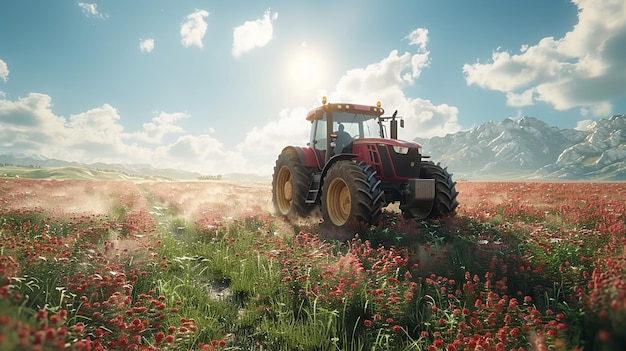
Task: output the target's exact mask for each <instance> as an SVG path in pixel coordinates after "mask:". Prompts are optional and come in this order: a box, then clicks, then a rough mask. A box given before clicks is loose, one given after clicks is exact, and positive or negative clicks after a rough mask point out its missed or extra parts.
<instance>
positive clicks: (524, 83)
mask: <svg viewBox="0 0 626 351" xmlns="http://www.w3.org/2000/svg"><path fill="white" fill-rule="evenodd" d="M572 2H573V3H574V4H575V5H576V6H578V10H579V11H578V23H577V24H576V25H575V26H574V27H573V28H572V29H571V30H570V31H569V32H568V33H566V34H565V35H564V36H563V37H562V38H559V39H555V38H553V37H546V38H543V39H541V40H540V41H539V42H538V43H536V44H535V45H528V44H524V45H523V46H522V47H521V49H520V52H519V53H516V54H511V53H509V52H506V51H501V50H500V49H497V50H496V51H494V52H493V54H492V58H491V61H490V62H488V63H480V62H477V63H474V64H465V65H464V66H463V71H464V73H465V79H466V81H467V84H469V85H472V84H475V85H477V86H479V87H482V88H484V89H490V90H497V91H502V92H505V93H507V99H508V101H509V103H513V104H516V105H515V106H523V105H530V104H532V103H533V101H542V102H545V103H547V104H550V105H552V106H553V107H554V108H555V109H557V110H567V109H570V108H573V107H579V108H581V113H587V114H593V115H594V116H601V115H602V114H604V116H606V115H607V114H610V113H611V101H613V100H615V99H617V98H620V97H624V96H626V84H624V81H626V60H624V57H625V56H626V46H624V42H626V2H624V1H622V0H573V1H572ZM520 92H521V93H520ZM529 95H532V97H531V96H529Z"/></svg>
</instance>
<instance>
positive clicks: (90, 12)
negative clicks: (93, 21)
mask: <svg viewBox="0 0 626 351" xmlns="http://www.w3.org/2000/svg"><path fill="white" fill-rule="evenodd" d="M78 6H79V7H80V8H81V9H82V10H83V13H84V14H85V16H87V17H93V18H98V19H105V18H108V17H109V15H107V14H106V13H102V12H99V11H98V5H97V4H94V3H88V2H79V3H78Z"/></svg>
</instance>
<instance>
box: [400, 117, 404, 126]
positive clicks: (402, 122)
mask: <svg viewBox="0 0 626 351" xmlns="http://www.w3.org/2000/svg"><path fill="white" fill-rule="evenodd" d="M400 128H404V120H403V119H401V120H400Z"/></svg>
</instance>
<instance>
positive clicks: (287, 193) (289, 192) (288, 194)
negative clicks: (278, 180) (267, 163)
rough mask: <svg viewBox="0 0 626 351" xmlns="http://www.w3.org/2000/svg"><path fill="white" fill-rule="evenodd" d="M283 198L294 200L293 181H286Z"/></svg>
mask: <svg viewBox="0 0 626 351" xmlns="http://www.w3.org/2000/svg"><path fill="white" fill-rule="evenodd" d="M283 196H284V197H285V200H287V201H291V199H292V198H293V185H292V183H291V179H289V180H288V181H286V182H285V185H284V186H283Z"/></svg>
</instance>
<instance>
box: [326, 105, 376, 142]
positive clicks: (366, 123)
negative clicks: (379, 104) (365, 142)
mask: <svg viewBox="0 0 626 351" xmlns="http://www.w3.org/2000/svg"><path fill="white" fill-rule="evenodd" d="M340 124H341V125H343V130H344V131H345V132H347V133H348V134H350V136H351V137H352V138H353V139H361V138H381V137H382V135H381V130H380V124H378V117H377V116H373V115H366V114H361V113H352V112H333V130H339V125H340Z"/></svg>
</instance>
